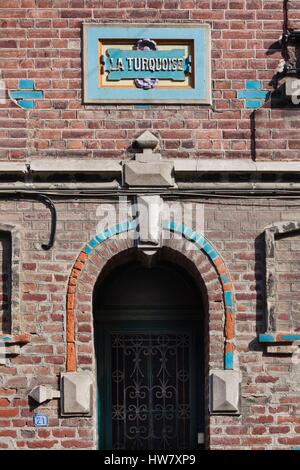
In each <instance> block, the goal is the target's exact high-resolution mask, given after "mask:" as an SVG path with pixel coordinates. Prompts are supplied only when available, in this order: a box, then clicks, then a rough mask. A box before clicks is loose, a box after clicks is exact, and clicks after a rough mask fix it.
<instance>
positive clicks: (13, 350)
mask: <svg viewBox="0 0 300 470" xmlns="http://www.w3.org/2000/svg"><path fill="white" fill-rule="evenodd" d="M3 343H4V345H3ZM27 343H30V335H29V334H27V333H21V334H18V335H10V334H4V333H0V365H6V360H5V358H8V357H15V356H19V354H20V353H21V346H22V345H24V344H27Z"/></svg>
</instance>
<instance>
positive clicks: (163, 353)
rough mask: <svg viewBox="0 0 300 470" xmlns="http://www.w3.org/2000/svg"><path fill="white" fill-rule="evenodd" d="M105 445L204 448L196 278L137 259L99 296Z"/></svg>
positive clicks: (114, 274)
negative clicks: (202, 440)
mask: <svg viewBox="0 0 300 470" xmlns="http://www.w3.org/2000/svg"><path fill="white" fill-rule="evenodd" d="M93 308H94V331H95V351H96V358H97V382H98V430H99V447H100V448H102V449H126V450H132V449H146V450H155V449H156V450H182V449H197V448H200V446H199V444H198V435H199V433H203V431H204V408H205V407H204V346H203V340H204V316H205V315H204V307H203V304H202V299H201V296H200V292H199V290H198V288H197V286H196V284H195V283H194V280H193V278H192V277H191V276H190V275H189V274H188V273H187V272H186V271H185V270H184V269H182V268H181V267H179V266H177V265H174V264H172V263H169V262H166V261H159V262H158V263H157V264H156V265H155V266H154V267H152V268H148V267H145V266H143V265H142V264H141V263H139V262H138V261H134V262H130V263H128V264H125V265H123V266H120V267H119V268H116V269H114V270H113V271H111V272H110V273H109V274H108V275H107V276H106V277H105V278H104V279H102V278H99V280H98V281H97V283H96V285H95V289H94V295H93Z"/></svg>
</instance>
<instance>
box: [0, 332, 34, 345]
mask: <svg viewBox="0 0 300 470" xmlns="http://www.w3.org/2000/svg"><path fill="white" fill-rule="evenodd" d="M0 341H1V342H3V343H5V344H6V345H7V346H10V345H14V344H27V343H30V335H29V334H28V333H20V334H18V335H10V334H4V333H0Z"/></svg>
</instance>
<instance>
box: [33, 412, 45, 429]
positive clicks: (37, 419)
mask: <svg viewBox="0 0 300 470" xmlns="http://www.w3.org/2000/svg"><path fill="white" fill-rule="evenodd" d="M33 424H34V426H35V427H36V428H43V427H47V426H48V416H47V415H44V414H41V413H40V414H37V415H34V417H33Z"/></svg>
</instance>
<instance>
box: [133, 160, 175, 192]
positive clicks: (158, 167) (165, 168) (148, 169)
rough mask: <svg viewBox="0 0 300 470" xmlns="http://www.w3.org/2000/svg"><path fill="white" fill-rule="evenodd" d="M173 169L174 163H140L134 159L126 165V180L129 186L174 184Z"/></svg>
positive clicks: (165, 185) (164, 185)
mask: <svg viewBox="0 0 300 470" xmlns="http://www.w3.org/2000/svg"><path fill="white" fill-rule="evenodd" d="M172 171H173V164H172V163H168V162H157V163H140V162H134V161H133V162H129V163H125V165H124V182H125V184H127V185H128V186H145V187H146V186H160V187H167V186H173V185H174V178H173V176H172Z"/></svg>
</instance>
